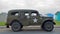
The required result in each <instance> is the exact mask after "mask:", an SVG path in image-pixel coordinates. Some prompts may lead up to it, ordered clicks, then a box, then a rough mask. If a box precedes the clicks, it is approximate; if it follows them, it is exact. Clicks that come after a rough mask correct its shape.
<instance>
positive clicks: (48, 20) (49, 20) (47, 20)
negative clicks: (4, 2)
mask: <svg viewBox="0 0 60 34" xmlns="http://www.w3.org/2000/svg"><path fill="white" fill-rule="evenodd" d="M47 21H50V22H52V23H53V24H54V25H55V22H53V21H52V20H45V21H44V22H43V23H42V25H43V24H44V23H45V22H47Z"/></svg>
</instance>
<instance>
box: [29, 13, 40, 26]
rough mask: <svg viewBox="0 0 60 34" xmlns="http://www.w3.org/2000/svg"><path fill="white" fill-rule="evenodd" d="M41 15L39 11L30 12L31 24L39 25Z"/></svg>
mask: <svg viewBox="0 0 60 34" xmlns="http://www.w3.org/2000/svg"><path fill="white" fill-rule="evenodd" d="M39 24H40V23H39V15H38V13H37V12H31V14H30V25H39Z"/></svg>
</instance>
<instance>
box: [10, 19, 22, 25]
mask: <svg viewBox="0 0 60 34" xmlns="http://www.w3.org/2000/svg"><path fill="white" fill-rule="evenodd" d="M14 21H17V22H19V24H21V25H22V23H21V22H20V21H19V20H16V19H14V20H12V21H11V23H10V26H11V25H12V23H13V22H14Z"/></svg>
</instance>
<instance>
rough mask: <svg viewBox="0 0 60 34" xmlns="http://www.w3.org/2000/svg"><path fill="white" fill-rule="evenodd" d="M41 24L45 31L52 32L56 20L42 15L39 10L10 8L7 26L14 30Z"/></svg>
mask: <svg viewBox="0 0 60 34" xmlns="http://www.w3.org/2000/svg"><path fill="white" fill-rule="evenodd" d="M30 25H40V26H41V28H42V29H43V30H44V31H48V32H51V31H52V30H53V29H54V25H55V22H54V20H53V18H52V17H47V16H41V15H40V14H39V12H38V11H37V10H29V9H28V10H26V9H20V10H9V12H8V16H7V23H6V27H7V28H9V26H11V29H12V30H13V31H14V32H18V31H21V29H22V28H23V26H30Z"/></svg>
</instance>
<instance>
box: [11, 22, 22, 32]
mask: <svg viewBox="0 0 60 34" xmlns="http://www.w3.org/2000/svg"><path fill="white" fill-rule="evenodd" d="M11 29H12V30H13V31H14V32H18V31H20V30H21V24H20V23H19V22H17V21H14V22H13V23H12V25H11Z"/></svg>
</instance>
